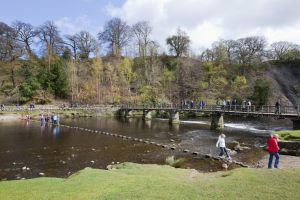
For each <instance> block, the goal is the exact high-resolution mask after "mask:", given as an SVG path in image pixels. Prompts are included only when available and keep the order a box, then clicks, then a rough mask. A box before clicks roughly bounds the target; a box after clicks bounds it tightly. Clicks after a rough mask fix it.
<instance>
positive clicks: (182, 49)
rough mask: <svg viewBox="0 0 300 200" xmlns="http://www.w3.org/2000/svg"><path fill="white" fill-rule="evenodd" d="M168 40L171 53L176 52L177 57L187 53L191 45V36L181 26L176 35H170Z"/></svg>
mask: <svg viewBox="0 0 300 200" xmlns="http://www.w3.org/2000/svg"><path fill="white" fill-rule="evenodd" d="M166 41H167V45H168V46H169V51H170V53H171V54H175V56H176V57H180V56H184V55H186V54H187V52H188V49H189V45H190V38H189V36H188V35H187V34H186V33H185V32H184V31H182V30H181V29H180V28H178V29H177V33H176V35H172V36H170V37H168V38H167V40H166Z"/></svg>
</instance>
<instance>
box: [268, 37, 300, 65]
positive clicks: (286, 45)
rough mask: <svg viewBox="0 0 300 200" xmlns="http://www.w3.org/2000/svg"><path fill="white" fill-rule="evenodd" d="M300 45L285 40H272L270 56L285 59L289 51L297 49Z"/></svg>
mask: <svg viewBox="0 0 300 200" xmlns="http://www.w3.org/2000/svg"><path fill="white" fill-rule="evenodd" d="M299 49H300V47H299V45H297V44H294V43H291V42H287V41H280V42H274V43H273V44H271V54H272V58H274V59H276V60H281V61H283V60H285V59H287V57H289V56H288V54H291V52H293V51H295V50H298V51H299Z"/></svg>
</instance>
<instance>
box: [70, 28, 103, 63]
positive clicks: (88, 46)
mask: <svg viewBox="0 0 300 200" xmlns="http://www.w3.org/2000/svg"><path fill="white" fill-rule="evenodd" d="M76 41H77V47H78V50H79V55H80V58H81V59H88V58H89V56H90V54H91V53H94V54H95V53H96V52H97V50H98V46H99V45H98V42H97V40H96V38H94V36H92V35H91V34H90V33H89V32H87V31H81V32H80V33H78V34H76Z"/></svg>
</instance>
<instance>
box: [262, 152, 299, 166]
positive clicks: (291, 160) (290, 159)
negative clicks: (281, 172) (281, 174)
mask: <svg viewBox="0 0 300 200" xmlns="http://www.w3.org/2000/svg"><path fill="white" fill-rule="evenodd" d="M274 159H275V158H274ZM274 159H273V163H274ZM268 161H269V155H266V156H265V157H263V159H262V160H261V161H260V163H262V164H263V168H267V167H268ZM279 167H280V168H282V169H285V168H296V167H300V157H299V156H298V157H297V156H287V155H280V160H279Z"/></svg>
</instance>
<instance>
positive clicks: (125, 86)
mask: <svg viewBox="0 0 300 200" xmlns="http://www.w3.org/2000/svg"><path fill="white" fill-rule="evenodd" d="M116 27H122V29H116ZM151 32H152V27H151V26H150V25H149V23H148V22H144V21H142V22H137V23H136V24H134V25H132V26H129V25H128V24H127V23H126V22H125V21H122V20H121V19H119V18H113V19H111V20H109V21H107V23H106V25H105V26H104V29H103V31H102V32H100V33H99V34H98V36H97V38H96V37H95V36H93V35H92V34H90V33H89V32H87V31H81V32H79V33H77V34H74V35H65V36H62V35H61V34H60V31H59V29H58V28H57V27H56V26H55V24H54V23H53V22H51V21H47V22H45V23H44V24H43V25H41V26H39V27H33V26H32V25H30V24H29V23H25V22H21V21H16V22H14V23H12V24H11V25H7V24H5V23H3V22H0V77H1V82H0V102H2V103H5V104H9V103H27V102H35V103H41V104H47V103H50V102H52V103H53V101H54V100H58V99H62V100H63V101H65V100H66V101H72V102H77V103H84V104H107V103H109V104H122V103H143V104H156V105H157V104H163V103H173V104H180V102H181V101H183V100H186V99H190V100H194V101H200V100H204V101H206V103H215V100H216V99H217V98H222V99H233V98H237V100H238V101H239V102H241V100H242V99H251V100H252V101H254V104H255V105H264V104H267V103H274V102H275V101H276V100H277V99H278V98H280V99H281V100H282V103H289V104H290V105H291V104H294V105H296V104H297V98H299V97H298V96H297V95H298V94H299V91H300V88H299V87H298V85H297V84H293V83H294V82H295V81H296V82H297V76H298V75H299V70H297V69H299V62H298V60H299V58H300V50H299V49H300V48H299V45H297V44H292V43H289V42H284V41H280V42H275V43H273V44H271V45H270V46H268V45H267V41H266V40H265V39H264V38H263V37H260V36H251V37H246V38H240V39H237V40H220V41H216V42H215V43H214V44H213V45H212V47H211V48H210V49H207V50H205V51H202V52H192V51H191V49H190V48H189V47H190V43H191V41H190V39H189V36H188V33H186V32H184V31H183V30H181V29H178V31H177V32H176V33H175V34H174V35H171V36H169V37H168V38H166V45H167V47H168V48H169V52H168V54H167V53H166V52H163V51H162V48H161V47H160V45H159V44H158V43H157V42H155V41H153V40H152V38H151ZM97 39H98V40H97ZM35 41H39V43H38V44H35ZM100 42H101V45H100ZM129 49H132V50H130V51H129ZM100 52H104V54H106V55H103V53H102V54H101V53H100ZM280 70H282V71H283V72H282V71H280ZM288 72H290V73H289V74H288ZM278 74H279V75H278ZM284 74H287V75H288V76H289V79H286V78H284V77H282V76H284ZM277 75H278V76H279V77H277ZM271 97H272V98H271ZM54 103H55V102H54Z"/></svg>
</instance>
